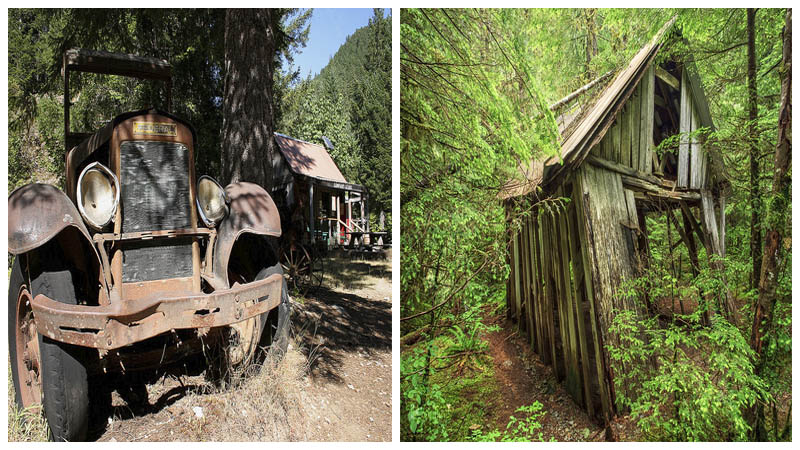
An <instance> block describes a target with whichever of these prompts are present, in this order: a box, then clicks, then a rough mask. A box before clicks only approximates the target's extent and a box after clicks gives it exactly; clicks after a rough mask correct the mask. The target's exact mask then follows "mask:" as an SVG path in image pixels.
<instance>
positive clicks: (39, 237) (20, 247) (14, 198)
mask: <svg viewBox="0 0 800 450" xmlns="http://www.w3.org/2000/svg"><path fill="white" fill-rule="evenodd" d="M66 227H75V228H77V229H78V230H79V231H80V232H81V234H82V235H83V236H84V237H85V238H86V240H87V241H89V243H90V244H91V247H92V248H94V245H93V244H92V238H91V236H89V230H87V229H86V225H84V223H83V220H82V219H81V215H80V213H79V212H78V208H76V207H75V205H74V204H73V203H72V201H70V199H69V198H68V197H67V196H66V194H64V193H63V192H61V191H60V190H59V189H58V188H56V187H55V186H51V185H49V184H41V183H31V184H26V185H25V186H21V187H19V188H17V189H15V190H14V191H13V192H12V193H11V195H9V196H8V252H9V253H11V254H13V255H19V254H22V253H25V252H29V251H31V250H33V249H35V248H38V247H40V246H42V245H44V244H46V243H47V242H48V241H50V240H51V239H53V238H54V237H56V235H58V233H60V232H61V231H62V230H63V229H64V228H66ZM96 253H97V252H95V254H96ZM97 260H98V261H100V258H99V255H98V258H97Z"/></svg>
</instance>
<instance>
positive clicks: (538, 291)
mask: <svg viewBox="0 0 800 450" xmlns="http://www.w3.org/2000/svg"><path fill="white" fill-rule="evenodd" d="M532 220H533V265H534V276H533V284H534V286H533V292H534V298H535V305H534V312H535V315H536V324H537V326H536V353H537V354H538V355H539V356H540V357H541V358H542V360H544V359H545V349H546V348H547V347H546V346H545V332H546V328H545V327H546V323H545V319H544V313H543V311H542V307H543V304H544V295H543V290H542V264H541V258H540V254H539V246H540V240H539V221H538V218H537V214H536V213H535V212H534V214H533V217H532Z"/></svg>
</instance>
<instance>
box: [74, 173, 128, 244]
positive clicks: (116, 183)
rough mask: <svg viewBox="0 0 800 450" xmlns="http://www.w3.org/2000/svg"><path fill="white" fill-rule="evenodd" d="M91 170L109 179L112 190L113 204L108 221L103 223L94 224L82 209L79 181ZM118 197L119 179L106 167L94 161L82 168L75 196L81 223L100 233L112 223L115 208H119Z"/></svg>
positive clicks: (115, 212) (115, 211)
mask: <svg viewBox="0 0 800 450" xmlns="http://www.w3.org/2000/svg"><path fill="white" fill-rule="evenodd" d="M93 170H96V171H98V172H100V173H101V174H103V175H105V177H106V178H108V179H109V181H110V182H111V185H112V186H113V188H114V202H113V206H112V208H111V213H110V214H109V216H108V219H107V220H106V221H105V222H103V223H96V222H95V221H94V220H92V219H91V218H90V217H89V214H88V213H87V212H86V209H85V208H84V207H83V189H82V183H81V181H83V178H84V176H85V175H86V174H87V173H89V172H91V171H93ZM119 195H120V189H119V179H118V178H117V176H116V175H114V172H112V171H111V170H110V169H109V168H108V167H106V166H104V165H103V164H101V163H100V162H98V161H95V162H93V163H91V164H89V165H88V166H86V167H84V168H83V170H82V171H81V174H80V176H78V186H77V194H76V203H77V204H78V211H79V212H80V213H81V217H82V218H83V221H84V222H86V223H87V224H88V225H89V226H90V227H92V228H93V229H94V230H97V231H100V230H102V229H103V228H105V227H106V226H107V225H108V224H109V223H111V222H113V221H114V218H115V217H116V216H117V208H119Z"/></svg>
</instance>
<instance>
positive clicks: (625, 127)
mask: <svg viewBox="0 0 800 450" xmlns="http://www.w3.org/2000/svg"><path fill="white" fill-rule="evenodd" d="M630 119H631V105H630V103H628V104H626V105H625V108H624V109H623V113H622V114H621V118H620V124H619V125H620V129H619V138H620V160H619V163H620V164H622V165H624V166H629V167H630V165H631V120H630Z"/></svg>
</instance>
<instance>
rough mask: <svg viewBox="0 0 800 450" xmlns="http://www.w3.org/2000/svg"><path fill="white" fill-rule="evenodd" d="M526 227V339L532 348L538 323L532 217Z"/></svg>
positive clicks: (528, 219)
mask: <svg viewBox="0 0 800 450" xmlns="http://www.w3.org/2000/svg"><path fill="white" fill-rule="evenodd" d="M526 223H527V228H528V264H529V275H528V282H529V284H528V287H527V292H528V299H529V301H528V338H529V339H528V340H529V342H530V346H531V348H532V349H535V348H536V340H537V336H536V330H537V328H538V323H537V321H536V313H535V311H536V310H535V308H536V295H535V294H534V287H535V285H536V282H535V281H534V280H535V279H536V278H535V277H536V266H535V264H534V257H533V255H534V246H533V234H534V231H533V217H528V218H527V219H526Z"/></svg>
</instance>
